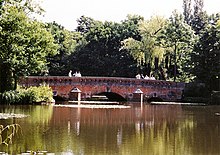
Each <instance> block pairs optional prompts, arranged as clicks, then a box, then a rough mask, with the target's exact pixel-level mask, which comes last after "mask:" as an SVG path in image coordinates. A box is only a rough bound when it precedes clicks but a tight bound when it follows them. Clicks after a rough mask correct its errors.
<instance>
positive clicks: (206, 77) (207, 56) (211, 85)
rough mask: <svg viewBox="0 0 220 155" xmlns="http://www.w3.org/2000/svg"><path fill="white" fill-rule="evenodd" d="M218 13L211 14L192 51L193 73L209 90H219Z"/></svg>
mask: <svg viewBox="0 0 220 155" xmlns="http://www.w3.org/2000/svg"><path fill="white" fill-rule="evenodd" d="M218 24H219V15H218V14H217V15H216V16H212V18H211V19H210V22H209V24H208V26H207V27H206V28H205V31H203V33H202V34H201V37H200V39H199V41H198V42H197V44H196V45H195V48H194V50H193V53H192V62H193V66H194V68H193V73H194V75H195V76H196V80H197V81H198V82H202V83H205V84H206V86H207V89H208V90H209V91H212V90H220V83H219V78H220V27H219V25H218Z"/></svg>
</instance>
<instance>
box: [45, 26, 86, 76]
mask: <svg viewBox="0 0 220 155" xmlns="http://www.w3.org/2000/svg"><path fill="white" fill-rule="evenodd" d="M47 29H48V31H50V32H51V34H52V35H53V37H54V40H55V43H56V44H58V53H57V54H56V55H54V56H49V57H47V60H48V61H49V62H50V63H49V64H48V67H49V74H50V75H64V74H66V73H67V72H68V71H69V70H70V68H69V67H68V65H69V62H68V59H69V56H70V55H71V54H72V53H74V52H75V51H76V47H77V46H78V42H79V41H80V40H81V39H82V36H81V34H80V33H79V32H71V31H68V30H66V29H64V27H63V26H61V25H59V24H57V23H55V22H53V23H48V24H47ZM57 68H59V69H57Z"/></svg>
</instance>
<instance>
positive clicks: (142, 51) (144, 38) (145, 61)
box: [122, 16, 166, 76]
mask: <svg viewBox="0 0 220 155" xmlns="http://www.w3.org/2000/svg"><path fill="white" fill-rule="evenodd" d="M165 22H166V20H165V19H164V18H162V17H159V16H154V17H152V18H151V19H150V20H147V21H142V20H141V21H139V24H138V25H139V27H138V30H139V33H140V36H141V40H136V39H134V38H128V39H125V40H124V41H123V42H122V49H126V50H127V51H129V52H130V54H131V55H132V56H133V57H134V59H135V60H136V61H137V65H138V66H139V67H140V68H145V66H148V67H147V69H146V70H147V74H148V76H149V75H150V72H151V68H153V69H154V74H155V73H156V72H158V63H159V60H162V58H163V55H164V51H165V50H164V48H162V47H161V46H160V44H159V42H158V41H157V37H158V35H159V34H160V31H161V30H162V28H163V26H164V25H165ZM156 76H158V75H156Z"/></svg>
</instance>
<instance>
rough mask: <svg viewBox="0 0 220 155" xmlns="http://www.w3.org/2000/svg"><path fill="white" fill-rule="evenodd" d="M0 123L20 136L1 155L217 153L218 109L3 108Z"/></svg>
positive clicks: (219, 134)
mask: <svg viewBox="0 0 220 155" xmlns="http://www.w3.org/2000/svg"><path fill="white" fill-rule="evenodd" d="M0 113H7V114H22V115H25V116H26V115H27V116H28V117H20V118H14V117H13V118H5V119H0V125H3V126H6V125H9V124H19V125H20V127H21V130H22V133H18V134H16V136H15V137H13V139H12V144H9V145H8V146H5V145H3V144H2V145H0V152H6V153H9V154H25V153H27V152H30V151H34V152H42V151H43V152H46V153H44V154H64V155H65V154H69V155H71V154H72V155H135V154H136V155H144V154H146V155H219V154H220V116H219V113H220V106H181V105H145V106H144V107H143V108H141V107H140V106H131V108H125V109H124V108H121V109H120V108H119V109H118V108H111V109H97V108H74V107H54V106H1V107H0Z"/></svg>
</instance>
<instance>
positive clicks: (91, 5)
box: [40, 0, 220, 30]
mask: <svg viewBox="0 0 220 155" xmlns="http://www.w3.org/2000/svg"><path fill="white" fill-rule="evenodd" d="M182 1H183V0H62V1H61V0H41V2H40V5H41V6H42V8H43V9H44V10H45V13H44V17H41V18H40V20H42V21H43V22H53V21H55V22H57V23H58V24H60V25H62V26H64V27H65V28H66V29H68V30H75V29H76V27H77V21H76V20H77V19H79V18H80V17H81V16H82V15H84V16H86V17H91V18H93V19H94V20H101V21H113V22H120V21H122V20H125V19H126V17H127V15H128V14H131V15H140V16H143V17H144V18H145V19H149V18H150V17H151V16H153V15H160V16H164V17H167V18H168V17H170V16H171V15H172V12H173V11H174V10H175V9H176V10H177V11H178V12H180V13H181V12H182V10H183V9H182ZM204 10H206V11H207V13H208V14H212V13H217V12H220V0H204Z"/></svg>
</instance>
